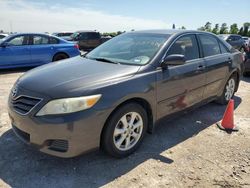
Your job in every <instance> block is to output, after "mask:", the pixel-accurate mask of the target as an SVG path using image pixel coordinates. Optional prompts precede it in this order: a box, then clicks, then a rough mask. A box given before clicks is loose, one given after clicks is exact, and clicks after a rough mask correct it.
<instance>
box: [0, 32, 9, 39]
mask: <svg viewBox="0 0 250 188" xmlns="http://www.w3.org/2000/svg"><path fill="white" fill-rule="evenodd" d="M7 36H9V35H8V34H4V33H0V39H3V38H5V37H7Z"/></svg>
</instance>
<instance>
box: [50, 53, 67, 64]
mask: <svg viewBox="0 0 250 188" xmlns="http://www.w3.org/2000/svg"><path fill="white" fill-rule="evenodd" d="M67 58H69V56H68V55H67V54H64V53H59V54H56V55H55V56H54V57H53V62H55V61H60V60H63V59H67Z"/></svg>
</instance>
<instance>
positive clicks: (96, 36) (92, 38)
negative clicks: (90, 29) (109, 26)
mask: <svg viewBox="0 0 250 188" xmlns="http://www.w3.org/2000/svg"><path fill="white" fill-rule="evenodd" d="M99 38H100V34H99V33H88V39H90V40H95V39H99Z"/></svg>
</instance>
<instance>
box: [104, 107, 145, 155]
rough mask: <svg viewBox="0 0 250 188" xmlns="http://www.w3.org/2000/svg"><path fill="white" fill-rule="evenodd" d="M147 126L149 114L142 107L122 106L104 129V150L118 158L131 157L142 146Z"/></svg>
mask: <svg viewBox="0 0 250 188" xmlns="http://www.w3.org/2000/svg"><path fill="white" fill-rule="evenodd" d="M147 124H148V118H147V113H146V111H145V110H144V108H143V107H142V106H141V105H139V104H136V103H130V104H126V105H124V106H122V107H121V108H119V109H118V110H117V111H116V112H115V113H114V114H113V115H112V116H111V118H110V119H109V121H108V122H107V124H106V126H105V128H104V132H103V134H102V140H101V146H102V148H103V149H104V151H106V152H107V153H108V154H110V155H111V156H114V157H117V158H121V157H125V156H128V155H130V154H131V153H133V152H134V151H135V150H136V149H137V148H138V147H139V145H140V144H141V141H142V139H143V137H144V135H145V132H146V130H147Z"/></svg>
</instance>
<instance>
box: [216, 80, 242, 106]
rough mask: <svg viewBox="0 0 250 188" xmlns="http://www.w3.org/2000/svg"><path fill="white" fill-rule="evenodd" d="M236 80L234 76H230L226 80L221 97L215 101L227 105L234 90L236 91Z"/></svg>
mask: <svg viewBox="0 0 250 188" xmlns="http://www.w3.org/2000/svg"><path fill="white" fill-rule="evenodd" d="M236 80H237V79H236V76H235V75H233V76H231V77H230V78H229V79H228V81H227V83H226V85H225V88H224V91H223V93H222V95H221V96H220V97H219V99H218V100H217V102H218V103H220V104H227V103H228V102H229V100H230V99H232V98H233V96H234V93H235V90H236Z"/></svg>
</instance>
